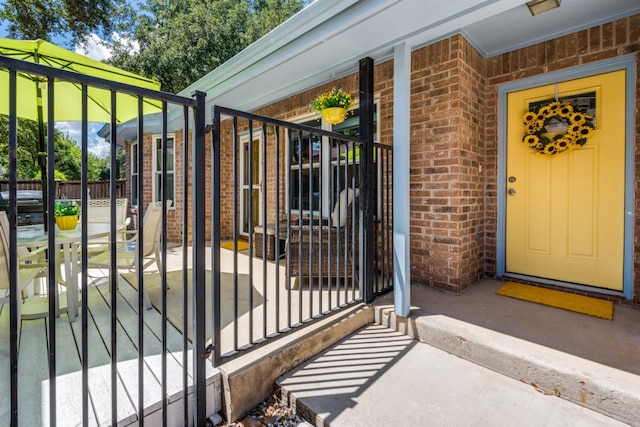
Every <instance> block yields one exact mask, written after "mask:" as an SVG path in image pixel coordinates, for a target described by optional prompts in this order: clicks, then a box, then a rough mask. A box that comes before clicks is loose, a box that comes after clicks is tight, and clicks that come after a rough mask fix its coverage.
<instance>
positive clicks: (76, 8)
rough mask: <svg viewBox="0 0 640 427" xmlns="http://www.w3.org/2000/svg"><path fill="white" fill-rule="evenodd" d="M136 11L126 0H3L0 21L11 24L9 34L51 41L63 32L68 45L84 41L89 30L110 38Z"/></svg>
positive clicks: (13, 36) (19, 37)
mask: <svg viewBox="0 0 640 427" xmlns="http://www.w3.org/2000/svg"><path fill="white" fill-rule="evenodd" d="M133 15H134V12H133V9H132V8H131V7H130V6H128V5H127V1H126V0H91V1H86V0H4V7H3V8H0V21H2V22H3V23H6V24H8V25H7V28H8V30H9V36H10V37H12V38H17V39H38V38H39V39H44V40H49V41H50V40H51V39H52V38H53V37H54V36H60V35H63V36H66V37H67V38H68V39H69V46H73V44H74V42H75V41H78V42H80V43H82V42H84V41H85V39H86V36H87V35H89V34H90V33H96V34H100V35H101V36H103V37H106V38H110V36H111V33H112V31H114V30H118V29H120V28H122V27H123V26H124V27H126V26H127V23H129V22H131V20H132V16H133ZM69 36H70V37H69Z"/></svg>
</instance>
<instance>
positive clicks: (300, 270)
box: [211, 106, 393, 364]
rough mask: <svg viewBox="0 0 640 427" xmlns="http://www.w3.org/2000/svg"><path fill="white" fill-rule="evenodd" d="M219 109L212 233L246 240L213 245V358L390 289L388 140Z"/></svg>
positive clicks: (350, 129) (232, 354)
mask: <svg viewBox="0 0 640 427" xmlns="http://www.w3.org/2000/svg"><path fill="white" fill-rule="evenodd" d="M212 117H213V128H212V129H213V145H212V160H211V164H212V171H213V172H212V185H211V187H212V197H211V212H212V229H211V241H213V242H216V241H219V240H220V241H224V240H229V241H230V242H242V241H245V242H246V243H247V246H246V250H244V251H242V250H240V248H241V247H240V246H238V245H237V243H235V244H234V246H233V247H231V248H230V249H231V250H230V251H227V250H225V249H220V247H219V246H218V245H213V246H212V258H211V265H212V281H213V295H214V298H213V299H212V304H213V308H212V312H213V313H214V316H213V318H212V325H211V330H212V331H214V336H213V339H212V343H213V345H212V350H213V352H214V360H215V363H216V364H219V363H223V362H225V361H227V360H230V359H233V358H235V357H237V356H238V355H240V354H242V353H243V352H245V351H249V350H250V349H253V348H256V347H258V346H261V345H263V344H265V343H267V342H269V341H270V340H271V339H273V338H275V337H278V336H281V335H283V334H286V333H289V332H291V331H292V330H295V329H296V328H298V327H300V326H302V325H306V324H308V323H310V322H313V321H315V320H317V319H319V318H321V317H322V316H323V315H325V314H327V313H331V312H333V311H336V310H340V309H341V308H343V307H345V306H347V305H350V304H354V303H357V302H359V301H362V300H363V298H366V297H365V295H371V296H373V295H375V294H377V293H380V292H383V291H386V290H389V289H390V288H391V287H392V264H393V261H392V257H391V254H392V253H393V248H392V239H391V230H392V220H393V218H392V215H391V213H392V197H393V182H392V179H391V165H392V154H393V152H392V148H391V147H390V146H386V145H383V144H373V145H372V144H368V143H367V142H365V141H363V140H360V139H358V138H357V137H355V136H350V135H351V134H353V133H354V132H355V129H356V128H357V125H354V126H350V127H344V130H343V132H342V133H340V132H330V131H327V130H323V129H321V128H320V121H319V120H318V121H317V125H318V126H317V127H313V126H308V125H301V124H295V123H289V122H285V121H282V120H276V119H272V118H268V117H264V116H259V115H256V114H250V113H246V112H241V111H237V110H233V109H230V108H225V107H221V106H215V107H214V108H213V110H212ZM365 150H370V151H372V154H373V155H372V156H371V157H372V158H373V161H372V162H373V164H372V165H371V166H372V167H371V168H370V170H372V171H373V173H371V174H369V175H368V180H369V182H366V184H368V185H370V186H372V187H373V190H374V191H369V192H366V191H364V187H365V179H367V178H365V175H364V174H362V173H360V170H361V168H363V167H364V166H365V165H364V163H363V162H364V161H365V158H366V157H367V156H364V155H362V156H361V154H364V153H365ZM361 190H363V191H361ZM366 194H369V195H370V198H371V199H370V200H365V197H366ZM367 205H368V206H371V207H373V209H369V212H371V216H372V218H370V219H371V220H372V222H373V227H371V228H368V227H365V226H363V224H365V223H366V221H364V220H365V217H364V215H365V206H367ZM367 232H368V233H371V235H369V236H367V235H366V234H365V233H367ZM363 241H368V242H374V244H373V250H372V253H373V258H372V261H371V262H368V263H366V262H365V261H364V259H365V258H364V252H365V251H364V248H363V247H362V242H363ZM367 269H369V272H370V274H367V273H368V272H367ZM229 273H230V274H231V275H230V276H228V274H229ZM229 277H230V278H232V280H231V281H230V279H229ZM366 277H371V278H372V279H371V280H366V279H365V278H366ZM225 293H228V294H229V295H231V296H232V298H230V299H225ZM227 301H228V302H227ZM367 302H369V301H367Z"/></svg>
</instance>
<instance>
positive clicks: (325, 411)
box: [277, 324, 625, 427]
mask: <svg viewBox="0 0 640 427" xmlns="http://www.w3.org/2000/svg"><path fill="white" fill-rule="evenodd" d="M277 385H278V386H279V387H280V388H281V391H282V396H283V398H284V399H285V402H286V403H288V404H289V405H290V406H292V407H295V408H296V409H297V410H298V411H299V412H301V413H302V414H303V416H304V417H305V418H307V419H309V420H311V421H312V424H314V425H316V426H331V427H365V426H366V427H374V426H397V425H407V426H446V427H452V426H515V425H517V426H522V427H527V426H531V427H533V426H545V427H549V426H553V427H555V426H557V427H565V426H623V425H625V424H624V423H622V422H620V421H618V420H615V419H613V418H610V417H608V416H606V415H603V414H601V413H598V412H595V411H592V410H590V409H588V408H585V407H583V406H579V405H575V404H574V403H571V402H569V401H567V400H564V399H560V398H558V397H556V396H555V395H553V394H548V393H544V392H542V391H541V390H540V389H539V388H537V387H533V386H531V385H529V384H525V383H524V382H521V381H516V380H514V379H511V378H509V377H507V376H505V375H502V374H499V373H497V372H494V371H492V370H490V369H486V368H484V367H482V366H479V365H477V364H475V363H473V362H470V361H467V360H464V359H462V358H459V357H456V356H454V355H452V354H450V353H448V352H445V351H443V350H440V349H438V348H436V347H434V346H431V345H428V344H424V343H421V342H419V341H418V340H416V339H413V338H411V337H409V336H408V335H405V334H404V333H401V332H398V331H396V330H394V329H390V328H387V327H385V326H381V325H377V324H373V325H369V326H366V327H364V328H363V329H361V330H359V331H358V332H356V333H354V334H352V335H350V336H349V337H347V338H345V339H344V340H341V341H340V342H339V343H338V344H336V345H333V346H331V347H330V348H328V349H327V350H325V351H323V352H322V353H320V354H319V355H317V356H315V357H313V358H312V359H311V360H309V361H307V362H305V363H304V364H302V365H300V366H299V367H297V368H295V369H294V370H292V371H291V372H289V373H287V374H285V375H283V376H282V377H280V378H279V379H278V380H277Z"/></svg>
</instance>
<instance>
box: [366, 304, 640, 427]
mask: <svg viewBox="0 0 640 427" xmlns="http://www.w3.org/2000/svg"><path fill="white" fill-rule="evenodd" d="M376 323H378V324H380V325H383V326H385V327H388V328H390V329H392V330H395V331H399V332H400V333H402V334H406V335H408V336H410V337H412V338H415V339H417V340H419V341H420V342H422V343H425V344H429V345H431V346H433V347H436V348H438V349H441V350H443V351H445V352H447V353H449V354H452V355H455V356H458V357H460V358H462V359H465V360H467V361H470V362H473V363H475V364H477V365H479V366H482V367H485V368H487V369H490V370H492V371H494V372H497V373H500V374H503V375H506V376H508V377H510V378H513V379H515V380H517V381H519V382H521V383H523V384H528V385H530V386H532V387H533V388H535V389H537V390H539V391H541V392H542V393H544V394H547V395H554V396H557V397H561V398H562V399H566V400H568V401H570V402H572V403H575V404H578V405H581V406H584V407H586V408H589V409H591V410H593V411H596V412H599V413H601V414H604V415H607V416H609V417H612V418H615V419H616V420H619V421H621V422H624V423H627V424H629V425H635V426H640V376H639V375H635V374H633V373H630V372H626V371H623V370H621V369H616V368H613V367H610V366H606V365H604V364H601V363H596V362H593V361H591V360H588V359H585V358H582V357H578V356H575V355H572V354H569V353H567V352H563V351H558V350H556V349H553V348H549V347H547V346H544V345H539V344H536V343H533V342H530V341H527V340H523V339H520V338H517V337H514V336H511V335H508V334H504V333H501V332H497V331H495V330H492V329H488V328H485V327H482V326H478V325H475V324H473V323H469V322H465V321H461V320H458V319H456V318H455V317H451V316H447V315H428V316H418V317H414V318H398V317H396V316H395V314H394V313H393V310H392V308H391V307H389V306H382V307H376ZM612 351H615V350H614V349H613V348H612ZM571 424H572V425H578V424H575V423H571Z"/></svg>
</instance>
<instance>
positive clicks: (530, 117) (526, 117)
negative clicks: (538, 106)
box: [522, 111, 538, 124]
mask: <svg viewBox="0 0 640 427" xmlns="http://www.w3.org/2000/svg"><path fill="white" fill-rule="evenodd" d="M536 117H538V115H537V114H536V113H534V112H533V111H529V112H527V113H524V116H522V120H524V123H525V124H527V123H528V122H532V121H534V120H535V119H536Z"/></svg>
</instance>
